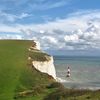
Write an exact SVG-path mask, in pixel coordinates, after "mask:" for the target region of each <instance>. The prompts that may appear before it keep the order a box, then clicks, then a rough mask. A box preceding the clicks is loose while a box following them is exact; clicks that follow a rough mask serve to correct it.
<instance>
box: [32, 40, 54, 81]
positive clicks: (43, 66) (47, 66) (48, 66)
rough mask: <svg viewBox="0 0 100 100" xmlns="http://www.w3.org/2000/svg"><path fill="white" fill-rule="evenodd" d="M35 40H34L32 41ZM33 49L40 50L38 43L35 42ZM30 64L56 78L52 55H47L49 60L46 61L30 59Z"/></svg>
mask: <svg viewBox="0 0 100 100" xmlns="http://www.w3.org/2000/svg"><path fill="white" fill-rule="evenodd" d="M33 42H35V41H33ZM35 49H37V50H40V43H39V42H35ZM32 65H33V66H34V67H35V68H36V69H37V70H39V71H40V72H43V73H47V74H48V75H51V76H52V77H53V78H54V79H56V70H55V66H54V62H53V57H52V56H49V60H46V61H34V60H33V61H32Z"/></svg>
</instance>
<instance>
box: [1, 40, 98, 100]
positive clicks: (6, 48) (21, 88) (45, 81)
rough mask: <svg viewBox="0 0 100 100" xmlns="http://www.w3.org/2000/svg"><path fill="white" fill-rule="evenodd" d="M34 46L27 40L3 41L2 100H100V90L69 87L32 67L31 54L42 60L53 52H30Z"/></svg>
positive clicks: (33, 57)
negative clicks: (29, 49) (29, 59)
mask: <svg viewBox="0 0 100 100" xmlns="http://www.w3.org/2000/svg"><path fill="white" fill-rule="evenodd" d="M31 45H32V41H26V40H22V41H21V40H20V41H18V40H0V100H100V90H97V91H89V90H74V89H65V88H64V87H63V86H62V85H61V84H60V83H55V80H54V79H53V78H52V77H50V76H49V75H47V74H44V73H41V72H39V71H37V70H36V69H35V68H32V65H31V64H30V62H29V61H28V60H27V58H28V56H29V55H30V56H31V57H32V59H33V60H38V61H39V60H41V61H44V60H46V59H45V56H49V55H47V54H45V53H42V52H40V51H39V52H37V51H33V52H31V53H30V52H29V51H28V48H29V47H30V46H31ZM39 55H40V56H39ZM46 58H47V57H46Z"/></svg>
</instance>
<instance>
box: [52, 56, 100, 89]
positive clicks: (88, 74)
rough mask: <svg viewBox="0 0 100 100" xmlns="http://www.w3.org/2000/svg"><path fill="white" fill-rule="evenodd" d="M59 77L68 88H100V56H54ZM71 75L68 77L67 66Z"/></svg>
mask: <svg viewBox="0 0 100 100" xmlns="http://www.w3.org/2000/svg"><path fill="white" fill-rule="evenodd" d="M54 64H55V68H56V74H57V78H58V80H59V81H60V82H62V83H63V84H64V86H65V87H67V88H81V89H83V88H84V89H100V57H72V56H69V57H68V56H54ZM68 66H69V67H70V69H71V76H70V77H66V75H67V67H68Z"/></svg>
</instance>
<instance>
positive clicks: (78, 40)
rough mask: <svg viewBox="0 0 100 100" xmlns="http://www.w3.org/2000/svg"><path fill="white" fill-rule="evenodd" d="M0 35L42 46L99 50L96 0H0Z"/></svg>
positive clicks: (99, 4)
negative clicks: (30, 41) (35, 42)
mask: <svg viewBox="0 0 100 100" xmlns="http://www.w3.org/2000/svg"><path fill="white" fill-rule="evenodd" d="M0 27H1V28H0V39H29V40H30V39H31V40H33V39H34V40H38V41H39V42H41V47H42V49H44V50H58V51H59V50H61V51H62V50H65V51H66V50H72V51H73V50H74V51H77V50H80V51H81V50H82V51H84V50H85V52H86V51H89V50H93V51H95V50H98V51H99V50H100V38H99V37H100V0H0Z"/></svg>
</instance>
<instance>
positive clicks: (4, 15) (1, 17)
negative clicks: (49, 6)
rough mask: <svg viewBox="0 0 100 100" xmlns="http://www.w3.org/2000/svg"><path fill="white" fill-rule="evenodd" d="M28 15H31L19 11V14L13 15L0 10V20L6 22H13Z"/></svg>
mask: <svg viewBox="0 0 100 100" xmlns="http://www.w3.org/2000/svg"><path fill="white" fill-rule="evenodd" d="M29 16H31V15H29V14H27V13H21V14H20V15H13V14H9V13H5V12H2V11H0V22H6V21H9V22H14V21H16V20H19V19H23V18H26V17H29Z"/></svg>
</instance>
